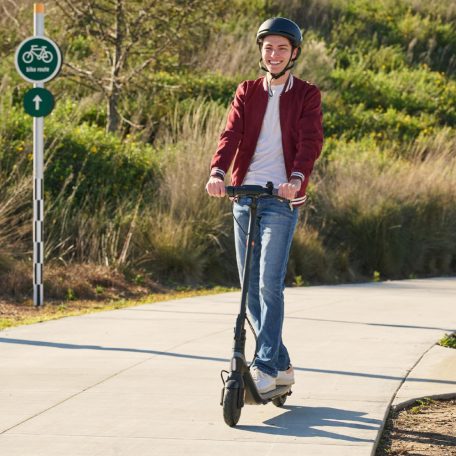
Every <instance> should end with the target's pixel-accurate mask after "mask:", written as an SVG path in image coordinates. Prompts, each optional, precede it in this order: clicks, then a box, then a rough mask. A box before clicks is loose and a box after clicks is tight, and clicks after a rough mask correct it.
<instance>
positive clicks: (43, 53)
mask: <svg viewBox="0 0 456 456" xmlns="http://www.w3.org/2000/svg"><path fill="white" fill-rule="evenodd" d="M34 57H35V58H36V59H37V60H42V61H43V62H44V63H51V62H52V59H53V57H52V53H51V52H50V51H47V50H46V46H45V45H44V46H38V45H37V44H32V46H31V47H30V51H27V52H24V55H23V56H22V60H23V61H24V63H32V61H33V58H34Z"/></svg>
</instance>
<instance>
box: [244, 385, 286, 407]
mask: <svg viewBox="0 0 456 456" xmlns="http://www.w3.org/2000/svg"><path fill="white" fill-rule="evenodd" d="M289 394H291V385H287V386H278V387H277V388H275V389H273V390H272V391H268V392H267V393H263V394H261V393H260V397H261V399H262V400H263V404H267V403H268V402H270V401H272V400H273V399H275V398H277V397H281V396H284V395H289ZM245 403H246V404H258V402H257V401H256V400H255V399H254V398H253V397H252V395H251V394H250V392H249V389H248V388H246V390H245Z"/></svg>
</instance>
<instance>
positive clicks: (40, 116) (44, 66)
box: [15, 3, 62, 307]
mask: <svg viewBox="0 0 456 456" xmlns="http://www.w3.org/2000/svg"><path fill="white" fill-rule="evenodd" d="M33 22H34V36H32V37H30V38H27V39H25V40H24V41H23V42H22V43H21V44H20V45H19V46H18V48H17V50H16V56H15V64H16V69H17V71H18V72H19V74H20V75H21V76H22V77H23V78H24V79H25V80H26V81H28V82H32V83H33V85H34V88H33V89H31V90H29V91H28V92H27V93H26V94H25V96H24V109H25V111H26V112H27V113H28V114H30V115H31V116H33V302H34V304H35V306H37V307H40V306H42V305H43V304H44V301H43V296H44V294H43V264H44V248H43V247H44V246H43V242H44V240H43V222H44V179H43V177H44V176H43V163H44V158H43V156H44V150H43V149H44V147H43V144H44V141H43V129H44V116H47V115H48V114H50V113H51V111H52V109H53V108H54V97H53V96H52V94H51V92H49V91H48V90H46V89H45V88H44V83H45V82H47V81H50V80H51V79H53V78H55V76H57V74H58V72H59V70H60V67H61V66H62V55H61V53H60V49H59V47H58V46H57V45H56V44H55V43H54V42H53V41H52V40H50V39H49V38H46V37H45V36H44V4H43V3H35V5H34V13H33Z"/></svg>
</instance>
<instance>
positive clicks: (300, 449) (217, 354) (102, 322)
mask: <svg viewBox="0 0 456 456" xmlns="http://www.w3.org/2000/svg"><path fill="white" fill-rule="evenodd" d="M286 301H287V304H286V320H285V328H284V341H285V343H286V345H287V346H288V349H289V351H290V353H291V355H292V361H293V363H294V365H295V370H296V377H297V378H296V380H297V382H296V385H295V386H294V389H293V395H292V396H291V397H290V398H289V399H288V401H287V403H286V404H285V406H284V407H283V408H282V409H280V408H277V407H275V406H274V405H272V404H268V405H266V406H245V407H244V409H243V411H242V416H241V419H240V422H239V425H238V426H237V427H236V428H229V427H227V426H226V425H225V424H224V422H223V418H222V408H221V407H220V405H219V400H220V391H221V386H222V383H221V380H220V370H221V369H225V368H227V364H228V360H229V357H230V355H231V346H232V328H233V325H234V320H235V315H236V314H237V311H238V306H239V304H238V303H239V293H228V294H223V295H218V296H207V297H199V298H192V299H185V300H180V301H169V302H164V303H158V304H150V305H143V306H141V307H135V308H130V309H124V310H117V311H111V312H103V313H97V314H92V315H87V316H82V317H72V318H65V319H61V320H56V321H51V322H47V323H42V324H37V325H31V326H23V327H19V328H13V329H9V330H5V331H2V332H0V455H5V456H41V455H42V456H57V455H58V456H61V455H63V454H66V455H69V456H97V455H100V456H124V455H125V456H143V455H144V456H150V455H152V456H155V455H157V456H158V455H160V456H163V455H165V456H168V455H210V456H217V455H233V454H235V455H236V456H243V455H249V456H251V455H253V454H261V455H262V456H263V455H279V454H280V455H281V454H286V455H287V456H293V455H311V456H318V455H327V456H332V455H334V456H336V455H337V456H344V455H347V456H358V455H370V454H372V452H373V450H374V446H375V442H376V439H377V437H378V435H379V433H380V431H381V428H382V425H383V421H384V418H385V414H386V413H387V411H388V409H389V406H390V403H391V401H392V400H393V398H394V396H395V393H396V392H397V390H398V389H399V387H400V386H401V384H402V382H403V381H404V378H405V377H407V375H408V373H409V372H410V371H411V370H412V368H413V367H414V366H415V365H416V364H417V362H418V361H419V360H420V358H421V357H422V356H423V355H424V354H425V353H427V352H428V351H429V350H430V349H431V347H432V346H433V345H434V344H435V342H436V341H437V340H438V339H440V338H441V337H442V336H443V335H444V334H445V333H449V332H452V331H454V330H455V329H456V279H455V278H448V279H447V278H443V279H430V280H412V281H403V282H385V283H375V284H374V283H372V284H365V285H344V286H334V287H329V286H323V287H309V288H291V289H287V290H286ZM252 340H253V337H249V342H250V352H249V353H251V352H252V350H251V349H252ZM249 356H250V354H249ZM434 367H435V366H434ZM445 375H446V376H443V377H442V376H439V373H438V372H437V371H435V370H434V371H432V374H431V376H429V375H428V371H427V370H426V369H424V370H422V371H421V372H420V375H418V376H416V375H415V376H413V378H411V381H412V382H413V383H415V384H417V385H418V384H426V385H429V388H432V387H433V385H437V386H438V388H439V391H440V392H441V391H442V389H446V392H452V391H453V392H456V372H455V370H454V367H453V371H452V372H451V371H450V372H449V373H447V374H445Z"/></svg>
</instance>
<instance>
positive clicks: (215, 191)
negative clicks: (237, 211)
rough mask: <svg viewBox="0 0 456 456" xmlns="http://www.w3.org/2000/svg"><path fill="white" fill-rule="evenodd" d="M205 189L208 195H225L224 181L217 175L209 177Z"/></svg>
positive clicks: (217, 196)
mask: <svg viewBox="0 0 456 456" xmlns="http://www.w3.org/2000/svg"><path fill="white" fill-rule="evenodd" d="M206 191H207V193H208V194H209V196H215V197H216V198H222V197H224V196H225V182H223V181H222V180H221V179H219V178H218V177H211V178H210V179H209V180H208V182H207V184H206Z"/></svg>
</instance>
